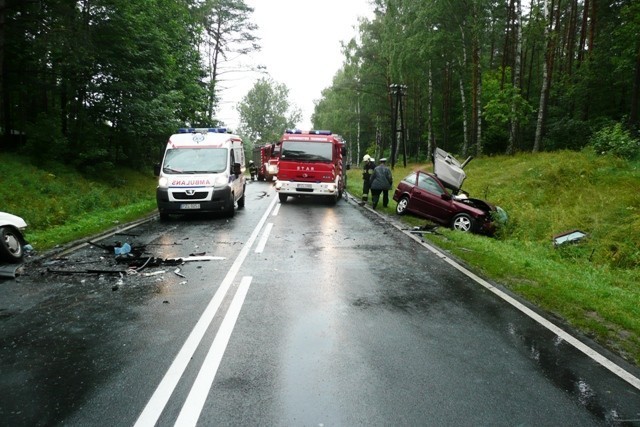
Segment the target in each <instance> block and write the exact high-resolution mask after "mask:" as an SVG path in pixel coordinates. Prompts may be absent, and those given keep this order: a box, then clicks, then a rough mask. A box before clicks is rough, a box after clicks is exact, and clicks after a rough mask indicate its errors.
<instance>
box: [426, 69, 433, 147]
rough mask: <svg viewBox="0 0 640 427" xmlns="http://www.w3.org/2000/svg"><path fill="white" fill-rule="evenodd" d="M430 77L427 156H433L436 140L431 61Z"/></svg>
mask: <svg viewBox="0 0 640 427" xmlns="http://www.w3.org/2000/svg"><path fill="white" fill-rule="evenodd" d="M428 69H429V71H428V73H429V75H428V81H429V93H428V99H427V155H429V156H431V154H432V153H433V150H434V138H433V76H432V74H431V61H429V67H428Z"/></svg>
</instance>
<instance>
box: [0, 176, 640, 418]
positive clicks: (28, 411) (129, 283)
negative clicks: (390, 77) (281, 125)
mask: <svg viewBox="0 0 640 427" xmlns="http://www.w3.org/2000/svg"><path fill="white" fill-rule="evenodd" d="M116 241H117V242H119V243H122V242H128V243H130V244H131V245H132V246H133V247H134V249H140V248H142V249H143V250H144V252H143V253H142V254H139V255H141V258H144V257H148V256H152V257H154V258H157V260H160V261H166V262H165V263H163V262H158V263H157V265H153V264H148V265H147V266H145V267H144V268H140V266H138V267H137V270H138V271H136V272H133V269H127V268H126V267H127V265H128V264H127V263H125V264H123V263H118V262H116V257H115V256H114V254H113V252H112V250H113V246H114V245H116V243H115V242H116ZM97 243H98V245H87V246H84V247H82V248H80V249H78V250H77V251H73V252H70V253H67V254H64V256H63V258H62V259H53V258H45V259H42V260H39V261H37V262H31V263H29V264H27V266H26V267H25V269H24V272H23V274H22V275H21V276H19V277H18V278H17V279H16V280H2V281H0V374H1V375H0V393H1V396H2V397H1V398H0V420H2V422H3V424H4V425H12V426H20V425H25V426H26V425H29V426H38V425H42V426H45V425H79V426H93V425H96V426H98V425H101V426H102V425H114V426H115V425H118V426H119V425H122V426H129V425H135V424H136V423H137V424H138V425H154V424H156V425H160V426H165V425H174V424H177V425H195V424H196V423H197V424H198V425H203V426H204V425H274V426H275V425H278V426H279V425H282V426H290V425H296V426H298V425H300V426H306V425H325V426H331V425H385V426H386V425H505V426H510V425H554V426H555V425H580V426H588V425H640V421H639V420H640V390H638V388H637V387H636V386H634V385H633V384H630V383H629V381H626V380H625V379H624V378H620V376H618V375H615V374H613V373H612V372H611V371H610V370H609V369H606V368H605V367H603V366H602V365H601V364H600V363H597V362H595V361H593V360H592V359H591V358H589V357H587V356H586V355H585V354H584V353H583V352H582V351H578V350H577V349H576V348H575V347H574V346H573V345H570V344H569V343H567V341H566V339H564V338H563V337H560V336H558V335H557V334H556V333H554V332H552V331H550V330H549V329H548V328H545V327H542V326H541V325H540V324H539V323H538V322H536V321H535V320H532V319H531V318H529V317H527V316H525V315H524V314H523V313H522V311H520V310H518V309H516V308H514V307H512V306H511V305H509V304H507V303H505V301H504V300H502V299H500V298H498V297H496V295H495V294H494V293H493V292H491V291H490V290H488V289H487V288H484V287H482V286H480V285H479V284H478V283H477V282H475V281H473V280H471V279H470V278H469V277H467V276H465V275H464V274H462V273H461V272H460V271H459V270H456V269H454V268H452V267H451V265H450V264H449V263H448V262H446V261H445V260H444V259H443V258H442V257H439V256H437V255H434V253H432V252H431V251H429V250H428V249H426V248H425V247H423V246H421V245H420V244H418V243H416V241H414V240H413V239H411V238H409V237H408V236H407V235H406V234H403V233H402V232H400V231H399V230H398V229H397V228H395V227H394V226H392V225H390V224H389V222H387V221H386V220H385V219H383V218H381V217H379V216H378V215H377V214H375V213H373V212H371V211H369V210H367V209H364V208H362V207H359V206H358V205H357V203H354V202H353V201H350V202H346V201H344V200H343V201H340V202H339V203H338V204H337V205H336V206H330V205H328V204H326V203H323V202H319V201H317V200H308V199H291V198H290V199H289V201H288V202H287V203H284V204H280V203H279V202H278V201H277V196H276V194H275V193H274V191H273V189H272V187H271V185H270V184H269V183H265V182H251V183H250V184H249V185H248V186H247V203H246V207H245V208H244V209H240V210H238V211H237V213H236V215H235V216H234V217H233V218H222V217H220V218H217V217H214V218H211V217H194V218H175V219H173V220H172V221H170V222H166V223H163V222H159V221H158V220H157V219H153V220H151V221H149V222H146V223H143V224H141V225H140V226H137V227H133V228H131V229H127V230H125V231H122V232H121V233H120V234H117V235H114V236H109V237H106V238H105V239H102V240H100V241H99V242H97ZM119 243H118V245H119ZM99 245H102V246H103V247H100V246H99ZM190 256H191V257H195V256H211V257H214V258H213V259H210V260H194V261H187V262H184V263H182V264H180V265H174V264H173V263H170V262H168V260H173V259H175V258H181V257H190ZM130 264H133V260H130ZM178 268H179V270H178V271H176V269H178ZM97 271H99V272H97ZM122 271H125V272H126V273H124V274H121V273H120V272H122ZM156 273H157V274H156ZM496 286H497V285H496ZM585 342H586V343H587V344H588V345H589V346H591V347H593V348H595V349H596V350H598V351H600V352H602V353H603V354H604V355H605V357H607V358H608V359H610V360H612V361H613V362H615V363H617V364H618V365H617V366H621V367H622V368H624V371H625V372H627V373H629V374H630V375H631V377H632V378H636V379H637V377H638V370H637V368H635V367H632V366H628V365H625V364H624V362H623V361H621V360H618V359H617V358H616V357H615V356H613V355H611V354H607V353H606V352H604V351H603V350H601V349H599V348H597V347H596V346H593V344H591V343H589V342H588V341H585Z"/></svg>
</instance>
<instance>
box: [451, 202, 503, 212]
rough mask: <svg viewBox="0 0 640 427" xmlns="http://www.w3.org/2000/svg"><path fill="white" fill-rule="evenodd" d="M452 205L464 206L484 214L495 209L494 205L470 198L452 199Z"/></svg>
mask: <svg viewBox="0 0 640 427" xmlns="http://www.w3.org/2000/svg"><path fill="white" fill-rule="evenodd" d="M453 203H456V204H458V205H464V206H466V207H467V208H469V207H471V208H474V209H477V210H479V211H481V212H485V213H489V212H491V211H495V210H496V207H495V206H494V205H492V204H491V203H489V202H487V201H485V200H480V199H472V198H465V199H455V198H454V199H453Z"/></svg>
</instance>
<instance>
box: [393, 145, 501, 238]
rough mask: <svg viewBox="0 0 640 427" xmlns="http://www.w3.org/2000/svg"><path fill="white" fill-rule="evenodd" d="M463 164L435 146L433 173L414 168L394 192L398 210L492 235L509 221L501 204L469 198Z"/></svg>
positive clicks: (398, 212)
mask: <svg viewBox="0 0 640 427" xmlns="http://www.w3.org/2000/svg"><path fill="white" fill-rule="evenodd" d="M469 160H470V158H469V159H467V161H466V162H465V163H464V164H460V163H459V162H458V161H457V160H455V158H453V157H452V156H450V155H449V154H448V153H447V152H445V151H443V150H441V149H439V148H436V151H435V152H434V173H429V172H425V171H421V170H419V171H415V172H412V173H411V174H409V175H407V176H406V177H405V178H404V179H402V181H400V183H399V184H398V187H397V188H396V191H395V193H394V195H393V200H395V201H396V202H397V203H398V205H397V207H396V213H397V214H398V215H403V214H405V213H407V212H409V213H412V214H414V215H416V216H419V217H422V218H426V219H428V220H431V221H433V222H435V223H437V224H441V225H444V226H447V227H451V228H453V229H454V230H460V231H465V232H473V233H479V234H487V235H492V234H494V233H495V231H496V229H497V225H498V224H499V223H503V222H505V221H506V213H505V211H504V210H503V209H501V208H500V207H497V206H494V205H492V204H490V203H488V202H486V201H484V200H480V199H473V198H469V197H468V195H467V194H466V193H464V192H463V191H461V190H460V187H461V186H462V182H463V181H464V179H465V178H466V175H465V173H464V171H463V170H462V168H463V167H464V166H465V165H466V164H467V163H468V162H469Z"/></svg>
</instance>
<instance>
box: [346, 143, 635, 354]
mask: <svg viewBox="0 0 640 427" xmlns="http://www.w3.org/2000/svg"><path fill="white" fill-rule="evenodd" d="M417 168H422V169H424V170H433V168H432V164H431V163H428V164H412V165H408V166H407V167H406V168H405V167H402V162H400V166H398V165H396V167H395V168H394V170H393V175H394V182H395V183H396V184H397V183H398V182H399V181H400V180H401V179H402V178H403V177H404V176H405V175H407V174H408V173H409V172H410V171H411V170H414V169H417ZM465 171H466V173H467V179H466V180H465V182H464V185H463V189H464V190H465V191H467V192H468V193H469V194H470V195H471V196H472V197H477V198H484V199H486V200H488V201H490V202H493V203H494V204H496V205H499V206H501V207H502V208H504V209H505V210H506V211H507V213H508V215H509V224H508V226H507V227H505V228H504V229H503V230H501V231H500V233H499V235H498V236H496V237H494V238H487V237H483V236H476V235H467V234H465V233H459V232H453V231H451V230H449V229H446V228H443V227H439V228H438V230H437V231H438V232H437V233H434V234H426V235H425V238H426V239H428V240H429V241H431V242H432V243H434V244H435V245H437V246H439V247H441V248H443V249H445V250H447V251H449V252H451V253H452V254H454V255H455V256H456V257H458V258H459V259H462V260H464V261H465V262H467V263H469V264H470V265H473V266H474V268H475V269H476V270H478V271H480V272H481V273H482V274H484V275H485V276H486V277H488V278H490V279H493V280H495V281H497V282H499V283H502V284H504V285H505V286H506V287H508V288H509V289H511V290H512V291H514V292H515V293H517V294H519V295H521V296H522V297H523V298H525V299H526V300H528V301H530V302H532V303H534V304H536V305H538V306H539V307H541V308H542V309H544V310H545V311H547V312H549V313H550V314H552V315H555V316H557V317H560V318H562V319H564V320H565V321H566V322H568V323H569V324H571V325H572V326H573V327H575V328H577V329H578V330H580V331H582V332H583V333H584V334H586V335H587V336H590V337H591V338H593V339H595V340H596V341H598V342H600V343H601V344H603V345H604V346H606V347H608V348H610V349H612V350H613V351H615V352H617V353H618V354H620V355H621V356H622V357H624V358H625V359H627V360H629V361H631V362H632V363H635V364H636V365H640V304H638V301H640V286H638V284H639V283H640V268H638V267H640V215H639V214H640V194H639V193H638V188H640V165H639V164H638V163H637V162H635V163H634V162H628V161H624V160H620V159H617V158H614V157H601V156H597V155H595V154H594V153H593V152H590V151H584V152H569V151H564V152H554V153H540V154H535V155H534V154H518V155H516V156H498V157H485V158H479V159H474V160H473V161H472V162H471V163H469V165H468V166H467V167H466V168H465ZM348 187H349V191H350V192H351V193H352V194H355V195H359V194H361V193H362V176H361V171H360V170H359V169H352V170H350V171H349V179H348ZM394 189H395V186H394ZM392 193H393V191H392V192H391V194H392ZM395 207H396V204H395V202H391V203H390V205H389V207H388V208H386V210H384V212H385V213H386V214H388V215H395ZM378 209H379V210H381V209H382V208H381V207H380V206H379V207H378ZM402 220H403V221H405V222H406V223H407V224H408V225H410V226H416V225H425V223H427V221H425V220H422V219H418V218H415V217H411V216H405V217H402ZM573 229H580V230H582V231H584V232H586V233H588V238H587V239H586V240H584V241H582V242H580V243H578V244H569V245H563V246H559V247H557V248H556V247H554V246H553V244H552V237H553V236H554V235H556V234H559V233H562V232H565V231H569V230H573Z"/></svg>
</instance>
